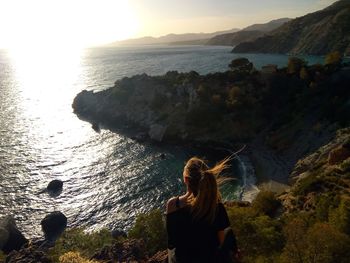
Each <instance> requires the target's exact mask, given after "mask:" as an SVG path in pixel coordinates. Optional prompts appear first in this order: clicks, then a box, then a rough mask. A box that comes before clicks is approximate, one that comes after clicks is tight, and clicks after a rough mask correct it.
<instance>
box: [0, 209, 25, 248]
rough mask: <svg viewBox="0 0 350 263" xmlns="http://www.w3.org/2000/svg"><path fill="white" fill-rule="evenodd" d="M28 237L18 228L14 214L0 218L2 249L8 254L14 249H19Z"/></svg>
mask: <svg viewBox="0 0 350 263" xmlns="http://www.w3.org/2000/svg"><path fill="white" fill-rule="evenodd" d="M26 243H27V239H26V238H25V237H24V236H23V234H22V233H21V232H20V231H19V230H18V228H17V226H16V223H15V220H14V218H13V217H12V216H5V217H3V218H1V219H0V249H1V250H2V251H4V252H5V253H6V254H7V253H9V252H11V251H12V250H19V249H20V248H21V247H22V246H23V245H24V244H26Z"/></svg>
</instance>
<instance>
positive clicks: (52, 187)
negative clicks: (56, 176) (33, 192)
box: [46, 180, 63, 193]
mask: <svg viewBox="0 0 350 263" xmlns="http://www.w3.org/2000/svg"><path fill="white" fill-rule="evenodd" d="M62 188H63V182H62V181H61V180H52V181H51V182H50V183H49V184H48V185H47V188H46V189H47V191H49V192H52V193H58V192H60V191H62Z"/></svg>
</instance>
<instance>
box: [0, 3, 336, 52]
mask: <svg viewBox="0 0 350 263" xmlns="http://www.w3.org/2000/svg"><path fill="white" fill-rule="evenodd" d="M334 2H336V0H243V1H242V0H0V47H11V48H13V47H17V48H18V47H22V46H24V45H25V46H28V45H32V46H38V45H48V44H49V45H61V46H62V45H66V46H76V47H79V46H88V45H94V44H102V43H108V42H112V41H115V40H120V39H125V38H131V37H141V36H146V35H151V36H160V35H165V34H168V33H186V32H187V33H188V32H214V31H219V30H227V29H231V28H242V27H245V26H248V25H250V24H254V23H263V22H267V21H269V20H272V19H277V18H282V17H290V18H294V17H297V16H301V15H304V14H306V13H309V12H313V11H316V10H319V9H322V8H324V7H326V6H328V5H330V4H331V3H334Z"/></svg>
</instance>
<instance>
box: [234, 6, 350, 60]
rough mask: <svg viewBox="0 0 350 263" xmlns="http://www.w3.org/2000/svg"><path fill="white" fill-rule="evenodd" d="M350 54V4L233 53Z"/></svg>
mask: <svg viewBox="0 0 350 263" xmlns="http://www.w3.org/2000/svg"><path fill="white" fill-rule="evenodd" d="M331 51H340V52H341V53H345V54H350V53H349V51H350V2H349V1H348V0H342V1H338V2H336V3H335V4H333V5H332V6H330V7H328V8H326V9H323V10H321V11H318V12H315V13H311V14H308V15H305V16H303V17H300V18H296V19H293V20H292V21H290V22H287V23H286V24H284V25H282V26H281V27H279V28H278V29H276V30H274V31H272V32H270V33H269V34H267V35H266V36H263V37H260V38H258V39H256V40H255V41H252V42H245V43H241V44H239V45H237V46H236V47H235V48H234V49H233V52H234V53H250V52H254V53H283V54H285V53H291V54H314V55H324V54H327V53H329V52H331Z"/></svg>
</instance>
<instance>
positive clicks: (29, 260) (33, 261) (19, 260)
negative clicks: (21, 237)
mask: <svg viewBox="0 0 350 263" xmlns="http://www.w3.org/2000/svg"><path fill="white" fill-rule="evenodd" d="M5 262H6V263H51V262H52V261H51V260H50V259H49V258H48V257H47V255H46V253H45V252H43V251H41V250H39V249H38V248H37V247H32V246H31V247H27V248H22V249H21V250H19V251H12V252H11V253H10V254H9V255H8V256H7V257H6V261H5Z"/></svg>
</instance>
